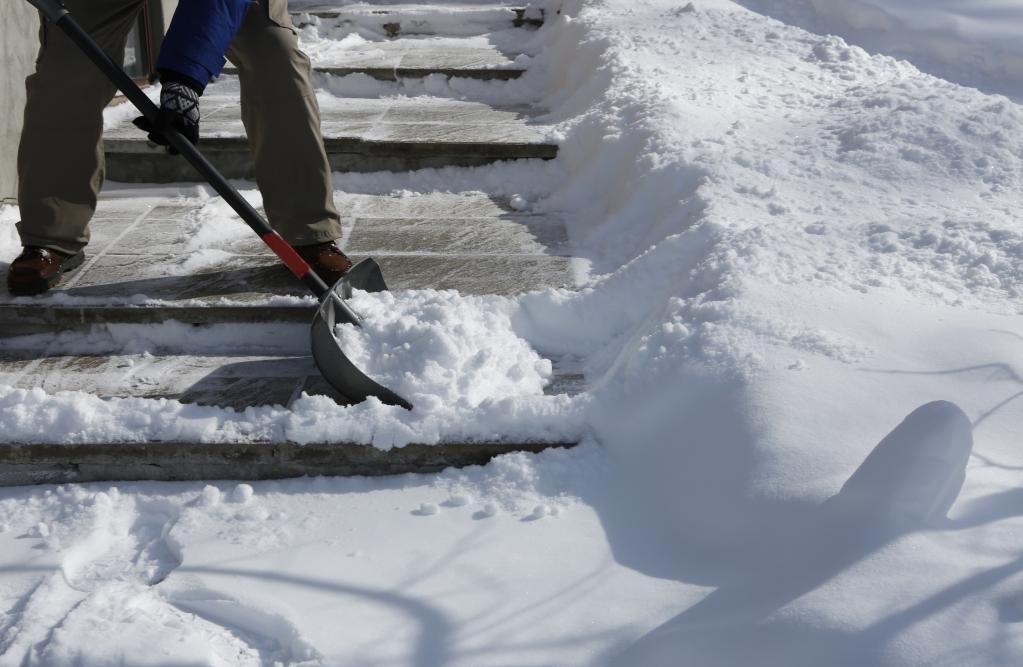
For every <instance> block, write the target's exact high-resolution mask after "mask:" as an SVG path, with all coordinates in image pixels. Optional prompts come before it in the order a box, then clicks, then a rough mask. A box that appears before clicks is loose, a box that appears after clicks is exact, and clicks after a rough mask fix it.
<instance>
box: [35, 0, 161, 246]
mask: <svg viewBox="0 0 1023 667" xmlns="http://www.w3.org/2000/svg"><path fill="white" fill-rule="evenodd" d="M64 5H65V6H66V7H67V8H68V9H69V10H70V11H71V14H72V16H73V17H74V18H75V19H76V20H77V21H78V22H79V23H80V24H82V27H84V28H85V29H86V30H87V31H88V32H89V33H90V34H91V35H92V36H93V38H94V39H95V40H96V41H97V42H98V43H99V45H100V46H101V47H103V50H104V51H106V52H107V53H108V54H110V56H111V57H112V58H113V59H114V60H115V61H116V62H122V61H123V59H124V48H125V42H126V41H127V37H128V33H129V32H130V31H131V28H132V26H133V25H134V24H135V21H136V20H137V18H138V13H139V10H140V9H141V7H142V0H65V2H64ZM25 88H26V91H27V93H28V96H27V97H28V99H27V102H26V107H25V124H24V129H23V130H22V133H21V144H20V146H19V148H18V204H19V206H20V208H21V222H20V223H19V224H18V232H19V234H20V235H21V242H22V244H24V245H33V246H42V247H46V248H52V249H55V250H60V251H62V252H68V253H76V252H78V251H79V250H81V249H82V248H83V247H84V246H85V245H86V244H87V243H88V242H89V229H88V226H89V220H91V219H92V215H93V213H94V212H95V211H96V197H97V195H98V194H99V190H100V188H101V187H102V185H103V145H102V135H103V108H104V107H105V106H106V105H107V104H109V102H110V100H111V99H112V98H113V96H114V93H115V92H116V89H115V88H114V85H113V84H111V83H110V82H109V81H107V79H106V77H105V76H104V75H103V74H102V73H101V72H100V71H99V69H97V68H96V66H95V65H93V64H92V62H91V61H90V60H88V59H87V58H86V56H85V55H84V54H83V53H82V52H81V51H80V50H79V49H78V47H76V46H75V45H74V43H73V42H71V40H70V39H68V38H67V37H66V36H65V35H64V33H63V31H61V30H60V28H57V27H56V26H54V25H53V24H52V23H49V22H48V21H46V20H44V21H43V24H42V28H41V29H40V48H39V58H38V60H37V62H36V71H35V73H34V74H32V75H30V76H29V77H28V79H26V81H25Z"/></svg>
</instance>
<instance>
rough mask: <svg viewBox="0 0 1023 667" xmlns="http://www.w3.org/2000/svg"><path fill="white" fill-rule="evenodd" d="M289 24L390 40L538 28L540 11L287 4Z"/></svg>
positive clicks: (494, 5)
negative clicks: (356, 30) (374, 33)
mask: <svg viewBox="0 0 1023 667" xmlns="http://www.w3.org/2000/svg"><path fill="white" fill-rule="evenodd" d="M290 6H291V8H292V10H293V11H292V21H293V22H294V23H295V25H296V26H298V27H300V28H301V27H305V26H307V25H310V24H313V23H315V22H320V23H324V22H326V23H328V24H331V23H332V24H335V25H341V26H366V27H370V28H373V29H376V30H380V31H382V32H383V33H384V34H387V35H389V36H391V37H397V36H399V35H435V34H474V33H476V32H482V31H487V30H497V29H502V28H509V27H516V28H539V27H541V26H542V25H543V24H544V16H543V12H540V13H539V15H536V14H535V13H534V14H527V11H526V8H525V7H524V6H521V5H515V4H504V3H490V4H486V3H479V4H460V3H459V4H452V3H431V4H412V3H409V4H388V5H382V4H375V3H359V4H350V5H346V6H338V5H332V4H330V3H318V2H311V3H296V2H294V1H293V2H291V4H290Z"/></svg>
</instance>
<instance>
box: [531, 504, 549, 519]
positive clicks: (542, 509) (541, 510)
mask: <svg viewBox="0 0 1023 667" xmlns="http://www.w3.org/2000/svg"><path fill="white" fill-rule="evenodd" d="M552 514H553V512H552V511H551V508H550V506H549V505H537V506H536V507H534V508H533V513H532V514H531V515H530V516H531V517H532V518H534V519H542V518H544V517H545V516H551V515H552Z"/></svg>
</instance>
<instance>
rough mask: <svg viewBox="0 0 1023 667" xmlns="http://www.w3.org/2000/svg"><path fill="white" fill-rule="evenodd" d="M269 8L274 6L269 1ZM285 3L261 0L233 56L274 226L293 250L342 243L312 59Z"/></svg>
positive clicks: (258, 177)
mask: <svg viewBox="0 0 1023 667" xmlns="http://www.w3.org/2000/svg"><path fill="white" fill-rule="evenodd" d="M268 3H269V4H268ZM290 25H291V23H290V19H289V18H288V14H287V0H257V1H256V2H254V3H253V5H252V7H250V9H249V12H248V14H247V15H246V17H245V22H244V23H243V24H242V28H241V30H240V31H239V32H238V35H237V36H236V37H235V40H234V43H233V44H232V45H231V49H230V51H228V57H229V58H230V59H231V62H232V63H234V65H235V66H236V67H237V68H238V75H239V78H240V80H241V111H242V121H243V122H244V124H245V130H246V132H247V133H248V137H249V143H250V145H251V148H252V155H253V159H254V161H255V167H256V182H257V184H258V185H259V190H260V192H261V193H262V194H263V208H264V210H265V211H266V215H267V218H268V220H269V222H270V224H271V225H272V226H273V227H274V229H276V230H277V232H278V233H279V234H280V235H281V236H283V237H284V238H285V240H287V241H288V242H289V243H291V244H292V245H295V246H304V245H311V244H316V243H324V242H327V241H333V240H335V239H339V238H341V222H340V219H339V216H338V213H337V209H336V208H335V207H334V186H333V182H332V179H331V173H330V165H329V163H328V162H327V153H326V151H325V149H324V147H323V136H322V134H321V132H320V109H319V105H318V104H317V103H316V93H315V92H314V90H313V85H312V67H311V65H310V62H309V58H308V57H307V56H306V55H305V54H304V53H302V51H301V50H299V48H298V39H297V37H296V36H295V33H294V32H293V31H292V30H291V28H290Z"/></svg>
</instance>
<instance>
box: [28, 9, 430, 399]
mask: <svg viewBox="0 0 1023 667" xmlns="http://www.w3.org/2000/svg"><path fill="white" fill-rule="evenodd" d="M28 2H30V3H31V4H32V5H34V6H35V7H36V8H37V9H39V11H41V12H42V13H43V14H45V15H46V16H47V17H48V18H49V19H50V21H52V22H53V24H54V25H56V26H58V27H59V28H60V29H61V30H63V31H64V32H65V34H67V36H68V37H69V38H70V39H71V41H73V42H74V43H75V44H76V45H77V46H78V47H79V48H80V49H81V50H82V52H83V53H85V55H86V56H88V58H89V59H90V60H91V61H92V62H93V63H95V65H96V66H97V67H99V68H100V70H102V71H103V73H104V74H105V75H106V76H107V77H108V78H109V79H110V80H111V81H112V82H113V84H114V85H115V86H117V88H118V89H119V90H120V91H121V92H122V93H124V95H125V96H126V97H127V98H128V99H129V100H131V102H132V104H134V105H135V106H136V107H137V108H138V110H139V111H140V112H142V115H143V116H145V117H146V119H147V120H149V122H150V123H151V124H152V126H153V127H161V128H162V125H161V123H160V110H159V109H158V108H157V106H156V105H155V104H153V102H152V101H151V100H150V99H149V98H148V97H146V94H145V93H143V92H142V90H141V89H140V88H139V87H138V86H137V85H136V84H135V82H134V81H132V80H131V78H130V77H129V76H128V75H127V74H126V73H125V72H124V70H123V69H121V67H120V66H118V65H117V64H116V63H114V61H113V60H111V59H110V57H109V56H107V54H106V53H104V52H103V50H102V49H101V48H100V47H99V46H98V45H97V44H96V42H95V41H93V39H92V38H91V37H90V36H89V34H88V33H87V32H85V30H83V29H82V27H81V26H80V25H78V23H77V22H76V21H75V20H74V18H72V17H71V14H70V12H68V10H67V9H66V8H65V7H64V6H62V5H61V4H60V2H59V0H28ZM163 135H164V136H165V137H166V139H167V141H168V143H170V145H171V146H172V147H173V148H174V149H176V150H177V151H178V152H179V153H181V155H182V156H184V158H185V159H186V160H188V163H189V164H190V165H192V167H194V168H195V170H196V171H198V172H199V174H200V175H201V176H202V177H203V178H204V179H206V181H207V182H208V183H209V184H210V185H211V186H213V189H214V190H216V191H217V193H218V194H219V195H220V196H221V197H223V198H224V201H226V202H227V203H228V204H229V205H230V206H231V208H233V209H234V210H235V212H236V213H237V214H238V215H239V216H240V217H241V219H242V220H244V221H245V223H246V224H247V225H248V226H249V227H251V228H252V231H254V232H256V234H258V235H259V238H261V239H262V240H263V242H264V243H266V245H267V246H269V248H270V249H271V250H273V251H274V254H276V255H277V257H278V258H279V259H280V260H281V262H283V263H284V265H285V266H287V267H288V269H290V270H291V272H292V273H294V274H295V276H296V277H297V278H298V279H299V280H301V281H302V284H304V285H305V286H306V287H308V288H309V289H310V291H312V293H313V294H315V295H316V297H317V298H318V299H320V307H319V309H318V310H317V311H316V317H315V318H314V319H313V328H312V352H313V359H314V360H315V361H316V366H317V367H318V368H319V369H320V373H321V374H322V375H323V379H325V380H326V381H327V382H328V383H329V384H330V385H331V386H332V387H334V389H336V390H337V391H338V392H340V393H341V394H342V395H343V396H344V397H345V398H347V399H348V400H350V401H353V402H356V403H358V402H360V401H363V400H365V399H366V398H368V397H370V396H376V397H377V398H379V399H380V400H381V401H383V402H384V403H387V404H388V405H399V406H401V407H403V408H405V409H407V410H411V409H412V404H411V403H409V402H408V401H406V400H405V399H404V398H402V397H401V396H399V395H398V394H396V393H394V392H393V391H391V390H390V389H388V388H387V387H384V386H382V385H380V384H378V383H377V382H375V381H374V380H372V379H371V378H369V377H368V376H367V375H366V374H365V373H363V372H362V371H360V370H359V369H358V368H356V367H355V364H353V363H352V362H351V360H349V359H348V357H347V356H346V355H345V353H344V350H342V349H341V345H340V343H339V342H338V340H337V337H336V336H335V334H334V327H335V325H336V324H338V323H349V324H353V325H355V326H361V324H362V323H361V320H360V318H359V315H358V314H357V313H356V312H355V311H354V310H352V308H351V306H349V305H348V303H347V302H346V300H345V299H347V298H350V297H351V292H352V289H353V288H357V289H365V290H367V291H381V290H386V289H387V286H386V285H385V284H384V279H383V276H382V275H381V273H380V267H378V266H377V264H376V262H374V261H373V260H372V259H367V260H364V261H362V262H360V263H359V264H357V265H356V266H354V267H353V268H352V269H351V271H349V272H348V274H347V275H346V276H345V277H344V278H342V279H341V280H340V281H338V283H337V284H336V285H334V286H333V287H328V286H327V284H326V283H324V282H323V280H322V279H321V278H320V277H319V276H318V275H316V273H314V272H313V270H312V268H311V267H310V266H309V264H308V263H307V262H306V261H305V260H304V259H302V257H301V256H299V254H298V253H297V252H295V249H294V248H292V247H291V246H290V245H288V243H287V241H285V240H284V239H283V238H281V237H280V236H279V235H278V234H277V232H275V231H274V230H273V229H271V227H270V225H269V224H267V223H266V221H265V220H263V218H262V217H261V216H260V215H259V213H257V212H256V210H255V209H254V208H252V206H250V205H249V203H248V202H247V201H245V199H244V198H243V197H242V196H241V195H240V194H238V191H237V190H235V189H234V188H233V187H232V186H231V184H230V183H228V182H227V180H226V179H225V178H224V177H223V176H221V174H220V172H218V171H217V170H216V169H215V168H214V167H213V165H212V164H210V162H209V161H208V160H207V159H206V158H205V157H203V155H202V153H200V152H199V150H198V149H196V147H195V146H193V145H192V144H191V143H190V142H189V141H188V140H187V139H185V138H184V137H183V136H181V135H180V134H179V133H178V132H176V131H175V130H174V129H172V128H168V129H164V130H163Z"/></svg>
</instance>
